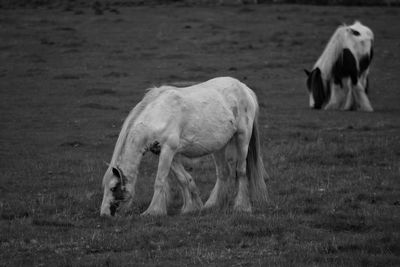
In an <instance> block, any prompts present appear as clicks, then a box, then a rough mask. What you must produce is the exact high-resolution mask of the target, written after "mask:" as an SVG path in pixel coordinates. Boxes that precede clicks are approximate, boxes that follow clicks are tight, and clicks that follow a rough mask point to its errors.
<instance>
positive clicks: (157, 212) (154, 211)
mask: <svg viewBox="0 0 400 267" xmlns="http://www.w3.org/2000/svg"><path fill="white" fill-rule="evenodd" d="M166 215H167V211H166V210H161V209H147V210H146V211H145V212H143V213H142V214H140V216H166Z"/></svg>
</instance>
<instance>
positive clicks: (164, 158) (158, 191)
mask: <svg viewBox="0 0 400 267" xmlns="http://www.w3.org/2000/svg"><path fill="white" fill-rule="evenodd" d="M173 158H174V151H173V150H172V149H171V147H170V146H168V145H164V146H163V147H162V149H161V153H160V159H159V162H158V169H157V176H156V180H155V181H154V195H153V199H152V200H151V203H150V206H149V207H148V208H147V210H146V211H145V212H143V213H142V215H166V214H167V202H168V199H169V193H170V192H169V183H168V174H169V170H170V167H171V163H172V160H173Z"/></svg>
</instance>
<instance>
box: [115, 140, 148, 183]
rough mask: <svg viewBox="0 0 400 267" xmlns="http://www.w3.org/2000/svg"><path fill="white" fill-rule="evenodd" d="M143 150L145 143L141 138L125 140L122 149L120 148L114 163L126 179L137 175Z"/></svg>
mask: <svg viewBox="0 0 400 267" xmlns="http://www.w3.org/2000/svg"><path fill="white" fill-rule="evenodd" d="M144 151H145V144H144V143H143V142H142V140H137V139H136V140H132V139H130V138H128V139H127V140H126V142H125V145H124V147H123V149H121V151H120V154H119V156H118V157H117V162H116V165H117V166H118V167H119V168H120V169H121V170H122V172H123V173H124V175H125V176H126V177H127V178H128V179H132V178H135V177H136V176H137V174H138V172H139V165H140V161H141V160H142V157H143V153H144Z"/></svg>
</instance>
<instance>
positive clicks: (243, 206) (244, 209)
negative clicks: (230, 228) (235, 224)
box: [233, 205, 252, 213]
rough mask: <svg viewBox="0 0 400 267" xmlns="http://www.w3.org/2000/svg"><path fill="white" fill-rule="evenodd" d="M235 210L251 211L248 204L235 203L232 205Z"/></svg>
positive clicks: (240, 211) (241, 211)
mask: <svg viewBox="0 0 400 267" xmlns="http://www.w3.org/2000/svg"><path fill="white" fill-rule="evenodd" d="M233 209H234V211H235V212H239V213H251V212H252V209H251V206H250V205H235V206H234V207H233Z"/></svg>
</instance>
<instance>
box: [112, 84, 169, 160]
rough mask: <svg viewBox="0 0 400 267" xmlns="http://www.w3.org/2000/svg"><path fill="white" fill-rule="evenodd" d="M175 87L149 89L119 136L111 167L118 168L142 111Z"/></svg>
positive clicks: (128, 118)
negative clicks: (130, 131)
mask: <svg viewBox="0 0 400 267" xmlns="http://www.w3.org/2000/svg"><path fill="white" fill-rule="evenodd" d="M174 88H175V87H173V86H166V85H163V86H160V87H153V88H149V89H147V92H146V94H145V95H144V97H143V99H142V100H141V101H140V102H139V103H138V104H137V105H136V106H135V107H134V108H133V109H132V110H131V112H129V115H128V116H127V117H126V119H125V121H124V123H123V125H122V128H121V131H120V133H119V136H118V140H117V143H116V144H115V148H114V152H113V155H112V158H111V162H110V166H112V167H114V166H116V163H117V161H118V157H119V155H120V154H121V151H122V148H123V147H124V145H125V142H126V139H127V137H128V134H129V129H130V128H131V126H132V125H133V123H134V122H135V120H136V119H137V117H138V116H139V115H140V114H141V113H142V111H143V110H144V109H145V108H146V106H147V105H148V104H149V103H151V102H152V101H154V100H155V99H157V98H158V96H160V95H161V94H162V93H163V92H165V91H167V90H170V89H174Z"/></svg>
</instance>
